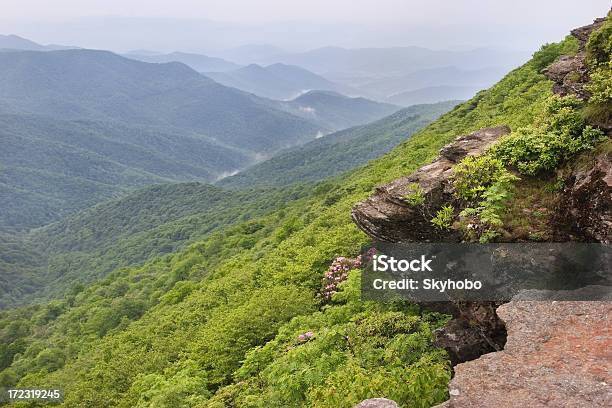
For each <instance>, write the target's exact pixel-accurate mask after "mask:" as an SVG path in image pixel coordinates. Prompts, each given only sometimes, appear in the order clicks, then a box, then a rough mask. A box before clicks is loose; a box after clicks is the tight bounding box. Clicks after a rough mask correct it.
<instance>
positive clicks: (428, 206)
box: [352, 126, 510, 365]
mask: <svg viewBox="0 0 612 408" xmlns="http://www.w3.org/2000/svg"><path fill="white" fill-rule="evenodd" d="M508 133H510V128H508V127H507V126H499V127H493V128H485V129H481V130H479V131H476V132H474V133H471V134H469V135H465V136H459V137H458V138H457V139H456V140H455V141H454V142H453V143H450V144H448V145H446V146H444V147H443V148H442V149H440V155H439V156H438V158H437V159H436V160H434V161H433V162H432V163H431V164H428V165H426V166H423V167H421V168H420V169H418V170H417V171H416V172H414V173H413V174H411V175H408V176H406V177H402V178H400V179H398V180H395V181H393V182H392V183H389V184H387V185H385V186H382V187H380V188H378V189H377V190H376V193H375V194H374V195H373V196H372V197H370V198H368V199H366V200H365V201H362V202H360V203H358V204H357V205H355V207H353V211H352V217H353V220H354V221H355V223H356V224H357V225H358V226H359V227H360V228H361V229H362V230H363V231H365V232H366V233H367V234H368V235H370V236H371V237H372V238H374V239H375V240H378V241H384V242H449V241H457V242H458V241H460V240H461V237H460V235H459V234H458V233H457V232H452V231H441V230H439V229H437V228H436V227H434V226H433V225H432V223H431V218H432V217H433V215H434V214H435V213H436V211H437V210H439V209H440V208H441V207H442V206H444V205H447V204H448V203H453V202H454V198H453V194H452V188H451V187H452V185H451V180H450V177H451V175H452V167H453V166H454V165H455V164H457V163H458V162H459V161H461V159H463V158H464V157H466V156H477V155H480V154H482V153H483V152H484V151H485V150H486V149H487V148H488V147H489V146H491V145H492V144H493V143H494V142H495V141H497V140H498V139H499V138H500V137H501V136H503V135H506V134H508ZM415 191H419V192H420V193H421V194H422V196H423V202H422V203H420V204H419V205H418V206H415V205H413V204H412V203H411V200H410V194H414V192H415ZM420 305H421V306H422V307H425V308H427V309H429V310H433V311H438V312H442V313H448V314H451V315H452V316H453V317H454V319H453V320H451V321H450V322H449V323H448V324H447V325H446V326H445V327H444V328H442V329H439V330H437V331H436V333H435V336H436V338H435V343H436V345H437V346H438V347H441V348H444V349H446V350H447V352H448V353H449V356H450V359H451V362H452V363H453V365H454V364H458V363H461V362H464V361H469V360H472V359H474V358H477V357H478V356H480V355H482V354H484V353H489V352H492V351H497V350H501V349H502V348H503V346H504V343H505V340H506V331H505V327H504V325H503V323H502V322H501V321H500V320H499V318H498V317H497V314H496V309H497V307H498V306H499V303H495V302H446V303H445V302H429V303H420Z"/></svg>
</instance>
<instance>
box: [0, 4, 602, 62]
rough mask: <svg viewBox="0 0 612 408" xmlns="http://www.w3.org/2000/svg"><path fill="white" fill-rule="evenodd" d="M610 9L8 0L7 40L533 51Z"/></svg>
mask: <svg viewBox="0 0 612 408" xmlns="http://www.w3.org/2000/svg"><path fill="white" fill-rule="evenodd" d="M609 6H610V2H609V0H508V1H506V0H499V1H498V0H418V1H411V0H308V1H303V0H301V1H291V0H220V1H213V0H170V1H168V0H164V1H162V0H53V1H50V0H0V33H3V34H8V33H15V34H18V35H23V36H29V37H30V38H32V39H34V40H36V41H39V42H42V43H67V44H74V45H79V46H86V47H97V48H112V49H120V50H126V49H132V48H157V49H160V50H168V48H172V49H179V50H184V51H189V50H191V51H195V50H205V49H210V48H223V47H231V46H236V45H241V44H246V43H263V42H266V43H272V44H275V45H279V46H283V47H288V48H311V47H317V46H322V45H340V46H348V47H358V46H397V45H422V46H429V47H437V48H442V47H455V46H483V45H484V46H487V45H501V46H505V47H512V48H517V49H528V50H531V49H533V48H534V47H535V46H536V45H538V44H541V43H542V42H546V41H556V40H558V39H560V38H562V37H563V36H564V35H565V34H566V33H567V32H568V28H570V27H574V26H577V25H581V24H586V23H588V22H590V21H591V20H592V19H593V18H594V17H596V16H602V15H604V14H605V12H606V10H607V9H609Z"/></svg>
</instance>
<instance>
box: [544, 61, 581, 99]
mask: <svg viewBox="0 0 612 408" xmlns="http://www.w3.org/2000/svg"><path fill="white" fill-rule="evenodd" d="M543 73H544V75H546V77H547V78H548V79H550V80H552V81H553V82H554V84H553V92H554V93H556V94H557V95H561V96H566V95H575V96H577V97H578V98H580V99H582V100H586V99H588V98H589V96H590V95H589V92H588V91H587V90H586V88H585V85H586V84H587V83H588V81H589V72H588V68H587V66H586V63H585V53H584V52H579V53H578V54H576V55H563V56H561V57H560V58H559V59H558V60H557V61H555V62H553V63H552V64H551V65H549V66H548V67H547V68H545V69H544V71H543Z"/></svg>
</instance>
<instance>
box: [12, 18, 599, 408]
mask: <svg viewBox="0 0 612 408" xmlns="http://www.w3.org/2000/svg"><path fill="white" fill-rule="evenodd" d="M602 30H603V31H604V33H605V34H603V35H600V36H599V40H597V41H594V43H593V44H591V46H590V49H591V50H594V51H601V50H607V51H604V52H607V53H608V55H607V60H606V61H608V62H609V50H610V37H611V36H610V34H609V30H610V25H609V23H608V24H607V26H606V27H604V28H603V29H602ZM605 30H607V31H605ZM576 51H577V43H576V40H575V39H573V38H568V39H566V40H565V41H563V42H562V43H560V44H551V45H547V46H545V47H543V48H542V50H541V51H539V52H538V53H536V54H535V55H534V58H533V59H532V60H531V61H529V62H528V63H527V64H525V65H524V66H522V67H520V68H518V69H516V70H514V71H512V72H511V73H509V74H508V75H507V76H506V77H505V78H504V79H503V80H501V81H500V82H499V83H497V84H496V85H494V86H493V87H492V88H490V89H488V90H486V91H482V92H479V93H478V94H477V95H476V96H475V97H474V98H472V99H471V100H469V101H467V102H465V103H463V104H461V105H459V106H457V107H455V108H454V109H453V110H452V111H450V112H449V113H447V114H445V115H443V116H442V117H441V118H440V119H438V120H437V121H435V122H434V123H432V124H431V125H429V126H427V127H426V128H425V129H423V130H421V131H420V132H418V133H417V134H415V135H413V136H412V137H411V138H410V139H408V140H407V141H405V142H404V143H402V144H400V145H399V146H397V147H396V148H395V149H393V150H392V151H391V152H389V153H388V154H386V155H384V156H382V157H381V158H379V159H377V160H374V161H372V162H370V163H368V164H367V165H366V166H364V167H362V168H360V169H357V170H354V171H352V172H350V173H347V174H344V175H342V176H338V177H336V178H332V179H329V180H327V181H323V182H321V183H319V184H316V185H314V186H305V187H303V191H304V193H305V194H304V196H303V197H302V198H300V199H298V200H296V201H292V202H288V203H286V204H284V205H281V206H280V208H278V209H277V210H276V211H273V212H271V213H269V214H263V215H262V216H259V217H254V218H253V219H251V220H249V221H245V222H243V223H239V224H236V225H232V226H230V227H228V228H222V229H220V230H218V231H215V232H214V233H212V234H210V235H209V236H207V237H206V238H204V239H202V240H199V241H197V242H195V243H193V244H192V245H190V246H189V247H188V248H186V249H184V250H181V251H179V252H177V253H174V254H172V255H168V256H165V257H161V258H157V259H155V260H152V261H150V262H148V263H147V264H145V265H144V266H140V267H134V268H124V269H118V270H116V271H114V272H113V273H111V274H110V275H109V276H107V277H106V278H105V279H103V280H102V281H99V282H97V283H94V284H92V285H90V286H88V287H85V288H75V290H74V291H73V292H72V294H71V295H70V296H67V297H66V298H65V299H61V300H55V301H52V302H50V303H47V304H43V305H38V306H30V307H26V308H21V309H16V310H9V311H5V312H2V314H1V319H0V344H1V345H2V346H1V347H2V348H1V349H0V351H1V354H0V368H2V369H3V371H2V372H1V373H0V385H3V386H13V385H18V386H20V387H34V386H39V385H40V384H44V385H45V386H47V387H50V388H54V387H61V388H63V389H64V390H65V393H66V394H65V400H64V402H63V406H66V407H92V406H95V407H100V408H103V407H126V408H127V407H151V408H153V407H160V406H165V407H181V406H193V407H210V408H212V407H215V408H216V407H232V406H235V407H245V406H250V407H301V406H308V407H321V408H323V407H353V406H354V405H355V404H356V403H358V402H359V401H361V400H363V399H365V398H368V397H374V396H376V397H378V396H386V397H389V398H392V399H394V400H395V401H398V402H399V403H400V404H402V405H403V406H411V407H413V406H414V407H429V406H431V405H434V404H436V403H439V402H442V401H444V400H445V399H446V398H447V396H448V395H447V391H446V385H447V382H448V380H449V379H450V377H451V370H450V366H449V362H448V360H447V356H446V355H445V353H444V352H443V351H441V350H439V349H436V348H434V347H433V346H432V343H431V339H432V331H433V330H434V329H435V328H437V327H439V326H440V325H442V324H443V323H444V321H445V320H446V319H447V317H446V316H443V315H439V314H436V313H430V312H425V311H421V310H419V309H418V308H417V307H416V306H414V305H410V304H407V303H402V302H397V303H391V304H384V303H373V302H364V301H362V300H361V298H360V269H359V263H360V261H359V258H357V256H358V254H359V253H360V251H361V249H362V247H363V246H364V245H366V244H367V243H368V238H367V237H366V236H365V235H364V234H363V233H362V232H360V230H358V228H357V227H356V226H355V225H354V224H353V223H352V222H351V218H350V213H351V207H352V206H353V205H354V204H355V203H356V202H357V201H359V200H362V199H364V198H365V197H367V196H368V195H369V194H370V193H371V192H372V191H373V189H374V188H375V187H376V186H377V185H379V184H381V183H385V182H389V181H391V180H393V179H395V178H398V177H400V176H403V175H406V174H408V173H410V172H412V171H414V170H415V169H416V168H418V167H419V166H421V165H423V164H425V163H427V162H429V161H431V160H432V159H433V158H434V157H435V156H436V154H437V152H438V150H439V149H440V148H441V147H442V146H443V145H444V144H446V143H448V142H450V141H451V140H453V139H455V138H456V137H457V136H458V135H461V134H466V133H469V132H472V131H475V130H478V129H480V128H482V127H487V126H498V125H508V126H509V127H510V128H511V129H512V130H513V131H514V130H515V129H521V128H523V129H525V130H524V132H528V134H530V135H534V137H537V135H538V134H539V133H536V132H535V130H536V129H539V128H535V127H530V126H533V125H534V123H537V122H538V121H539V120H540V119H541V118H542V116H543V115H544V113H545V111H546V109H548V108H549V105H550V97H551V95H552V90H551V89H552V83H551V81H549V80H547V79H546V78H545V77H544V75H542V74H541V70H542V69H543V68H545V67H546V66H547V65H548V64H550V63H551V62H552V61H553V60H555V59H556V58H557V57H558V56H559V55H562V54H572V53H575V52H576ZM604 59H605V58H604ZM606 61H604V62H598V64H600V63H601V64H602V65H601V68H600V69H601V70H602V75H601V77H597V78H595V79H594V84H595V85H596V86H600V87H601V86H602V82H601V81H603V79H602V78H608V79H609V75H608V76H606V72H608V74H609V71H605V68H604V66H605V64H606V63H607V62H606ZM579 108H580V109H581V106H579V105H576V106H575V107H574V108H573V109H579ZM573 113H575V112H572V115H573ZM572 117H573V118H575V115H573V116H572ZM530 129H531V130H530ZM529 132H531V133H529ZM109 236H112V234H110V235H109Z"/></svg>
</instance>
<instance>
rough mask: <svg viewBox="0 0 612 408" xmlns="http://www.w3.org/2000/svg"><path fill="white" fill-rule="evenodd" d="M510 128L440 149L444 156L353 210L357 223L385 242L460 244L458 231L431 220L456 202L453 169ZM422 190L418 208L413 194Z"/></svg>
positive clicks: (485, 131) (460, 139) (464, 138)
mask: <svg viewBox="0 0 612 408" xmlns="http://www.w3.org/2000/svg"><path fill="white" fill-rule="evenodd" d="M508 133H510V129H509V128H508V127H507V126H499V127H494V128H485V129H481V130H479V131H477V132H474V133H471V134H469V135H466V136H460V137H458V138H457V139H456V140H455V141H454V142H453V143H451V144H449V145H447V146H444V147H443V148H442V149H441V150H440V156H439V157H438V158H437V159H436V160H434V161H433V162H432V163H431V164H428V165H426V166H423V167H421V168H420V169H419V170H417V171H416V172H414V173H412V174H411V175H409V176H406V177H402V178H400V179H398V180H395V181H393V182H391V183H389V184H387V185H385V186H383V187H379V188H378V189H377V191H376V194H374V195H373V196H372V197H370V198H368V199H367V200H365V201H362V202H360V203H358V204H357V205H355V206H354V207H353V211H352V217H353V220H354V221H355V223H356V224H357V225H358V226H359V227H360V228H361V229H362V230H363V231H365V232H366V233H367V234H368V235H370V236H371V237H373V238H375V239H377V240H380V241H385V242H439V241H458V240H459V239H460V238H459V236H458V235H457V233H456V232H447V231H441V230H440V229H438V228H436V227H434V226H433V225H432V223H431V218H433V216H434V215H435V213H436V212H437V211H438V210H439V209H440V208H441V207H442V206H444V205H446V204H448V203H449V202H452V201H453V197H452V190H451V183H450V176H451V175H452V170H451V169H452V167H453V166H454V165H455V164H456V163H457V162H458V161H460V160H461V159H463V158H464V157H466V156H468V155H479V154H481V153H482V152H483V151H484V150H486V149H487V148H488V147H489V146H491V144H493V143H494V142H495V141H496V140H497V139H499V138H500V137H501V136H503V135H506V134H508ZM415 190H418V191H419V192H420V193H421V194H422V195H423V196H424V197H425V200H424V202H423V203H422V204H421V205H414V204H413V203H411V201H410V195H411V194H414V192H415Z"/></svg>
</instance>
